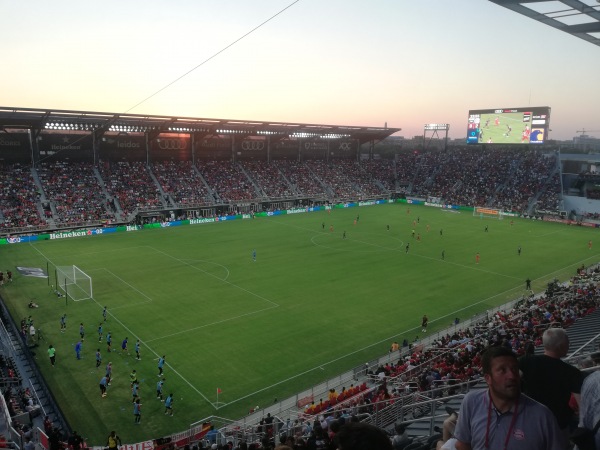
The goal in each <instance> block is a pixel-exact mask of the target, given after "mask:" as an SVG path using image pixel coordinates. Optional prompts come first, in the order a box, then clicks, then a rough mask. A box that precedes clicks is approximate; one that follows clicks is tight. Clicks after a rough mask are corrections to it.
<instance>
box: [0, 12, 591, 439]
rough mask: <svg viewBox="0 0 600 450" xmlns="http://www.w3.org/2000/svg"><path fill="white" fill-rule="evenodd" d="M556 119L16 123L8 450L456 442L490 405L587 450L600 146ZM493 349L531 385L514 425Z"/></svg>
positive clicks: (12, 122) (58, 118)
mask: <svg viewBox="0 0 600 450" xmlns="http://www.w3.org/2000/svg"><path fill="white" fill-rule="evenodd" d="M493 1H494V3H498V4H499V5H501V6H505V7H507V8H509V9H514V10H515V11H516V12H519V13H521V14H525V13H524V12H523V11H522V10H520V9H519V8H515V3H521V2H514V1H502V0H493ZM525 15H527V14H525ZM534 18H536V19H538V20H539V18H537V17H534ZM586 30H587V29H586ZM563 31H567V32H569V33H571V34H573V35H575V36H578V37H582V36H580V34H582V33H583V34H585V35H586V36H587V33H588V32H589V30H588V31H585V30H583V29H579V28H573V29H565V30H563ZM585 39H586V40H589V39H587V38H585ZM590 42H592V41H590ZM592 43H595V42H592ZM491 106H493V105H491ZM550 112H551V110H550V107H530V106H527V107H519V108H504V109H494V108H492V109H489V110H471V111H469V112H468V114H467V111H465V118H466V117H467V116H468V117H469V119H468V123H467V120H465V131H466V132H467V133H468V136H467V139H463V140H462V141H460V142H457V141H449V139H448V136H447V131H448V125H446V124H427V125H425V127H424V130H423V137H422V139H414V140H412V141H411V140H398V139H396V138H395V135H397V133H399V132H400V131H401V129H400V128H394V127H387V125H386V126H383V127H373V126H357V125H354V124H352V125H350V124H347V125H336V124H326V123H300V122H285V121H280V122H274V121H260V120H256V119H249V120H237V119H236V120H233V119H215V118H204V117H187V116H173V115H153V114H133V113H129V112H127V113H119V112H111V111H84V110H66V109H42V108H21V107H0V130H1V131H2V132H1V133H0V180H1V183H0V299H1V302H0V305H1V307H0V321H1V323H2V327H0V368H1V371H2V377H1V383H2V393H3V396H2V399H3V400H2V403H1V405H0V417H1V418H2V420H1V421H0V422H1V423H2V425H1V427H0V433H1V436H2V438H3V441H4V442H3V446H4V447H8V448H14V449H21V448H25V449H26V450H34V449H35V448H40V449H46V450H58V449H63V448H69V449H72V450H79V449H81V448H95V449H97V450H100V449H105V448H109V449H116V448H117V447H119V448H123V449H125V448H130V449H135V450H149V449H157V450H163V449H177V448H185V449H186V450H188V449H189V450H191V449H203V448H210V449H223V450H225V449H226V450H233V449H243V450H247V449H249V448H252V449H262V448H264V449H274V448H279V449H280V450H288V449H298V450H302V449H311V450H312V449H328V448H340V449H342V450H347V449H350V448H357V449H358V448H361V449H362V448H367V449H370V448H394V449H396V450H401V449H406V450H410V449H412V450H417V449H418V450H429V449H440V448H442V449H448V448H456V447H454V446H453V445H455V444H454V442H455V441H456V440H457V439H458V441H461V442H464V437H465V436H466V433H467V432H466V431H465V430H466V425H464V424H465V423H467V420H463V421H462V423H461V422H460V418H461V417H465V416H467V415H468V414H473V409H476V408H477V405H474V401H473V400H472V399H474V398H480V397H481V395H489V407H487V408H488V409H485V411H484V412H486V411H487V414H488V415H487V425H486V424H485V420H484V419H485V417H484V416H479V419H480V421H482V423H483V425H482V426H483V429H484V430H486V432H485V436H484V438H485V448H496V447H495V445H496V444H497V443H498V442H500V441H501V442H502V444H504V448H509V449H510V448H513V447H511V445H512V444H510V441H511V438H513V437H514V439H512V440H513V441H522V440H525V441H527V442H532V441H529V440H528V439H530V437H529V436H532V435H533V434H536V433H537V432H536V433H534V432H531V431H530V429H529V428H527V427H528V426H532V425H531V424H532V422H519V421H526V420H527V417H528V414H521V413H520V411H525V409H521V410H519V402H523V403H521V405H520V407H521V408H525V407H527V408H532V411H533V410H534V408H538V409H535V414H536V419H537V420H538V422H536V423H542V422H543V421H542V418H544V420H546V419H547V423H548V424H549V425H547V426H548V428H543V427H544V426H546V425H543V426H542V425H540V429H542V428H543V431H544V433H546V436H545V438H544V439H545V442H546V444H545V446H540V447H535V446H533V447H532V448H572V445H573V443H578V442H580V441H578V440H577V438H572V441H569V435H570V434H571V432H573V431H574V430H575V429H576V428H577V427H578V426H579V427H586V428H588V429H591V428H593V426H594V425H595V423H594V417H596V415H595V414H597V413H598V410H597V404H596V405H594V401H593V400H591V399H594V398H595V397H594V395H596V394H595V392H597V391H598V387H597V386H598V385H600V382H599V381H598V378H597V375H598V374H600V371H598V369H599V368H600V351H599V350H600V309H599V308H598V307H599V306H600V291H599V290H598V289H599V286H600V241H599V240H598V239H597V233H598V228H600V174H599V171H598V165H599V164H600V156H598V154H595V153H593V152H590V151H589V148H588V149H582V148H581V147H580V146H578V145H564V143H563V144H557V143H556V142H554V141H551V140H549V139H546V136H547V135H548V133H549V131H550V119H551V117H550ZM530 130H535V132H536V134H535V136H536V138H535V140H534V139H533V138H530ZM432 131H433V132H434V135H435V137H434V136H428V133H429V134H431V132H432ZM437 131H446V136H442V137H439V136H438V135H437ZM557 330H558V331H557ZM553 338H555V339H556V340H558V339H559V338H562V339H566V342H567V348H562V347H561V350H560V351H558V350H557V351H556V352H552V351H551V350H552V349H554V348H555V347H557V345H558V344H556V345H555V346H554V347H553V346H552V345H553V344H552V343H553V342H554V341H552V339H553ZM561 342H563V343H564V340H563V341H561ZM563 347H564V346H563ZM490 348H493V349H496V350H498V351H499V353H498V355H499V356H497V357H498V358H507V359H509V360H510V361H512V360H513V359H514V361H515V364H517V361H518V364H519V365H518V367H517V369H521V373H522V378H523V380H524V381H523V384H522V387H521V384H519V385H518V388H517V390H518V392H517V394H516V395H517V396H516V397H511V398H512V399H513V400H514V399H515V398H516V399H517V400H516V403H511V404H510V405H511V406H510V408H509V409H508V410H501V408H500V407H499V404H498V403H497V402H496V401H495V400H496V397H493V398H492V395H496V393H497V391H495V390H494V389H499V388H498V385H495V384H494V383H495V382H496V381H495V380H496V378H494V377H495V376H496V375H494V372H493V370H495V369H494V367H496V366H494V360H493V359H492V360H491V362H490V360H489V359H488V358H494V356H491V357H489V356H488V355H489V354H490V353H489V352H490V350H489V349H490ZM501 351H504V352H508V353H507V354H508V355H510V356H507V355H506V354H503V353H501ZM542 355H544V356H542ZM548 355H551V357H552V358H553V359H554V360H561V361H555V362H553V363H548V362H547V361H546V362H545V364H555V363H556V364H558V363H560V364H563V365H564V367H563V366H560V367H561V368H560V369H558V368H557V369H552V370H548V374H547V375H548V377H547V378H544V376H540V375H539V374H538V376H539V377H540V378H539V379H536V380H535V381H531V375H530V378H528V377H527V375H528V374H531V373H533V372H529V371H533V370H534V369H539V366H536V365H535V363H534V361H538V360H536V359H535V358H546V357H548V358H549V357H550V356H548ZM517 358H518V359H517ZM529 363H530V365H529V366H528V365H527V364H529ZM511 364H512V363H511ZM538 364H541V363H538ZM490 365H491V367H492V369H490V368H489V367H490ZM532 367H533V368H532ZM544 367H550V366H544ZM551 367H553V368H554V367H558V366H556V365H554V366H551ZM565 367H567V368H565ZM490 370H491V371H492V372H490ZM550 372H552V373H550ZM563 373H568V374H570V375H569V381H570V384H569V385H568V386H566V385H565V384H559V382H558V381H557V382H556V384H552V383H553V381H552V382H551V381H549V380H554V379H555V378H553V377H555V376H556V377H559V376H560V375H561V374H563ZM508 376H510V375H508ZM514 376H515V379H520V375H519V374H518V370H517V374H516V375H514ZM566 376H567V375H565V377H566ZM556 379H558V378H556ZM591 381H593V382H594V383H595V384H593V385H592V383H591ZM536 383H537V384H539V386H538V388H539V389H537V390H536V389H535V384H536ZM540 386H541V387H540ZM512 388H514V386H512ZM554 389H555V391H556V393H557V394H556V396H558V395H559V394H560V395H562V396H563V397H564V395H563V394H565V395H567V398H566V400H564V398H563V397H561V401H562V402H563V403H564V404H561V405H560V406H556V405H555V404H552V403H551V400H548V402H549V404H547V403H546V400H547V398H549V397H552V399H554V398H555V397H556V396H551V395H550V394H548V392H549V391H552V390H554ZM521 390H523V391H524V392H525V394H527V395H528V396H531V397H532V398H533V400H531V399H529V397H526V396H525V395H521ZM488 391H489V394H487V393H488ZM540 392H541V393H540ZM586 393H589V395H587V396H586V395H585V394H586ZM536 395H537V396H536ZM477 396H479V397H477ZM498 398H503V399H505V397H502V396H499V397H498ZM487 399H488V397H485V402H488V400H487ZM523 399H525V400H523ZM563 400H564V401H563ZM485 402H484V403H485ZM526 402H530V403H526ZM538 402H539V403H538ZM568 402H570V403H569V409H568V411H566V412H565V408H566V407H567V403H568ZM485 404H487V403H485ZM542 404H543V405H547V407H546V406H542ZM511 408H514V410H512V409H511ZM479 409H481V410H482V411H483V410H484V408H483V406H481V405H480V406H479ZM492 410H495V411H496V414H497V417H495V418H493V419H492V418H491V417H492V414H491V411H492ZM557 411H558V412H557ZM526 412H528V413H529V410H527V411H526ZM532 414H533V413H532ZM467 417H468V416H467ZM481 417H483V419H481ZM502 417H511V418H510V419H507V420H505V422H502V420H504V419H502ZM457 420H458V421H457ZM492 420H494V421H497V422H495V423H497V424H498V426H499V427H500V428H501V430H503V429H504V428H507V429H508V431H503V433H504V434H502V436H501V438H500V437H498V435H497V434H494V433H493V432H492V433H491V434H492V435H491V436H488V434H490V421H492ZM595 420H598V419H595ZM567 422H568V423H567ZM544 424H546V422H544ZM565 424H566V425H565ZM486 426H487V428H486ZM536 426H537V425H536ZM353 427H354V428H353ZM503 427H504V428H503ZM112 430H116V435H113V436H112V437H109V438H108V439H107V436H109V433H111V431H112ZM455 431H456V433H455ZM349 433H350V434H349ZM352 433H356V434H352ZM360 433H365V435H364V436H362V435H360ZM367 433H370V434H367ZM473 433H474V434H476V433H475V432H473ZM359 435H360V436H359ZM365 436H366V437H365ZM505 436H506V440H505ZM524 436H526V437H524ZM535 437H537V434H536V436H535ZM379 438H381V439H383V441H384V442H383V443H382V444H381V445H380V444H376V442H378V441H377V439H379ZM360 439H365V442H368V445H367V444H364V445H363V446H361V444H360V442H361V441H360ZM473 439H476V438H473ZM481 439H483V437H481ZM596 439H597V438H596ZM490 442H491V445H490ZM388 444H389V445H388ZM528 445H530V444H528ZM473 448H479V447H478V446H477V445H475V444H473ZM482 448H483V447H482ZM518 448H520V447H518ZM579 448H583V447H579Z"/></svg>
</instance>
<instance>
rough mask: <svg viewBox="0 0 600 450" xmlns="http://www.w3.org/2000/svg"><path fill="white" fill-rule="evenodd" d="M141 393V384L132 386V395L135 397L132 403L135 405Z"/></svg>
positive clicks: (136, 383)
mask: <svg viewBox="0 0 600 450" xmlns="http://www.w3.org/2000/svg"><path fill="white" fill-rule="evenodd" d="M139 391H140V384H139V383H138V382H135V383H133V385H132V386H131V395H132V396H133V400H132V401H131V403H135V401H136V400H137V399H138V397H139Z"/></svg>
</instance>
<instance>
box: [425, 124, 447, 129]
mask: <svg viewBox="0 0 600 450" xmlns="http://www.w3.org/2000/svg"><path fill="white" fill-rule="evenodd" d="M449 129H450V125H449V124H447V123H426V124H425V130H449Z"/></svg>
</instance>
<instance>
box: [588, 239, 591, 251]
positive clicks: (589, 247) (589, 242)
mask: <svg viewBox="0 0 600 450" xmlns="http://www.w3.org/2000/svg"><path fill="white" fill-rule="evenodd" d="M591 249H592V240H591V239H590V240H589V241H588V250H591Z"/></svg>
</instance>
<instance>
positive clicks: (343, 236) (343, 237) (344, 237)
mask: <svg viewBox="0 0 600 450" xmlns="http://www.w3.org/2000/svg"><path fill="white" fill-rule="evenodd" d="M342 239H346V231H344V234H343V235H342Z"/></svg>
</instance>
